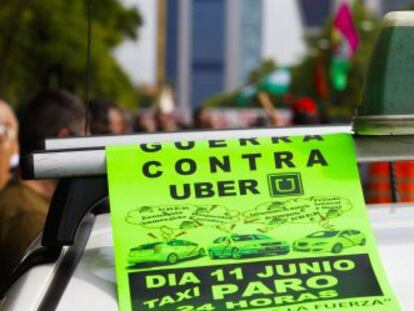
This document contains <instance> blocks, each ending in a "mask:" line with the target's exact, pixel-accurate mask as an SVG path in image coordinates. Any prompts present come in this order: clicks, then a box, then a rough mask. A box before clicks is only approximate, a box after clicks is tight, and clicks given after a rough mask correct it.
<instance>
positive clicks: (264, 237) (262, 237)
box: [256, 234, 272, 240]
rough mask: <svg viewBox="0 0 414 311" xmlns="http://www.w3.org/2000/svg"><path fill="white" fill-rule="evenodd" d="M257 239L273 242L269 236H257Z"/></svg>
mask: <svg viewBox="0 0 414 311" xmlns="http://www.w3.org/2000/svg"><path fill="white" fill-rule="evenodd" d="M256 239H257V240H271V239H272V238H271V237H270V236H267V235H263V234H256Z"/></svg>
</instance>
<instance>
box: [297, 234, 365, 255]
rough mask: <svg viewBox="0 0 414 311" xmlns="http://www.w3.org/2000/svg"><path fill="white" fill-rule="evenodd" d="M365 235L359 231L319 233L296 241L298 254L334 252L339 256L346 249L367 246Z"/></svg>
mask: <svg viewBox="0 0 414 311" xmlns="http://www.w3.org/2000/svg"><path fill="white" fill-rule="evenodd" d="M365 243H366V238H365V235H364V234H363V233H362V232H360V231H357V230H331V231H318V232H314V233H312V234H309V235H308V236H306V237H304V238H302V239H299V240H297V241H295V242H294V243H293V245H292V248H293V250H294V251H296V252H332V253H334V254H339V253H340V252H342V250H343V249H344V248H347V247H352V246H358V245H360V246H362V245H365Z"/></svg>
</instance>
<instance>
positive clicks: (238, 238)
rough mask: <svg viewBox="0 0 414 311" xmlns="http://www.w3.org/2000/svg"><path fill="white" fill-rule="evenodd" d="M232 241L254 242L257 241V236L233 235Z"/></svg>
mask: <svg viewBox="0 0 414 311" xmlns="http://www.w3.org/2000/svg"><path fill="white" fill-rule="evenodd" d="M231 239H232V240H233V241H234V242H243V241H252V240H254V239H255V236H254V235H253V234H244V235H233V236H232V237H231Z"/></svg>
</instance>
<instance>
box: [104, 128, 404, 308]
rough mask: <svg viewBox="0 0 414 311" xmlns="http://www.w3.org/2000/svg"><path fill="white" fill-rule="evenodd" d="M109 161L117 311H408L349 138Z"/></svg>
mask: <svg viewBox="0 0 414 311" xmlns="http://www.w3.org/2000/svg"><path fill="white" fill-rule="evenodd" d="M106 154H107V170H108V179H109V194H110V203H111V219H112V227H113V240H114V249H115V267H116V275H117V286H118V296H119V297H118V298H119V307H120V310H122V311H124V310H137V311H150V310H156V311H172V310H174V311H213V310H217V311H225V310H235V311H243V310H249V311H250V310H269V311H270V310H271V311H311V310H319V311H320V310H366V311H368V310H369V311H371V310H379V311H380V310H383V311H394V310H400V307H399V304H398V301H397V300H396V298H395V296H394V295H393V293H392V290H391V288H390V285H389V283H388V281H387V278H386V275H385V272H384V269H383V267H382V264H381V261H380V258H379V255H378V252H377V248H376V242H375V238H374V235H373V232H372V230H371V228H370V225H369V221H368V216H367V212H366V207H365V203H364V198H363V194H362V190H361V186H360V181H359V175H358V169H357V165H356V156H355V150H354V144H353V139H352V137H351V136H350V135H347V134H331V135H323V136H319V135H312V136H292V137H289V136H283V137H261V138H255V137H246V138H244V139H229V140H209V141H207V140H206V141H181V142H176V143H163V144H142V145H130V146H113V147H108V148H107V150H106Z"/></svg>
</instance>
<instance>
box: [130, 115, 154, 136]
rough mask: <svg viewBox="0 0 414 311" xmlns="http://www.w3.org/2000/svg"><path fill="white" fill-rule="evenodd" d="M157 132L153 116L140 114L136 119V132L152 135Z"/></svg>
mask: <svg viewBox="0 0 414 311" xmlns="http://www.w3.org/2000/svg"><path fill="white" fill-rule="evenodd" d="M156 131H157V123H156V122H155V120H154V117H153V116H152V114H150V113H148V112H140V113H138V116H137V117H136V119H135V123H134V132H144V133H152V132H156Z"/></svg>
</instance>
